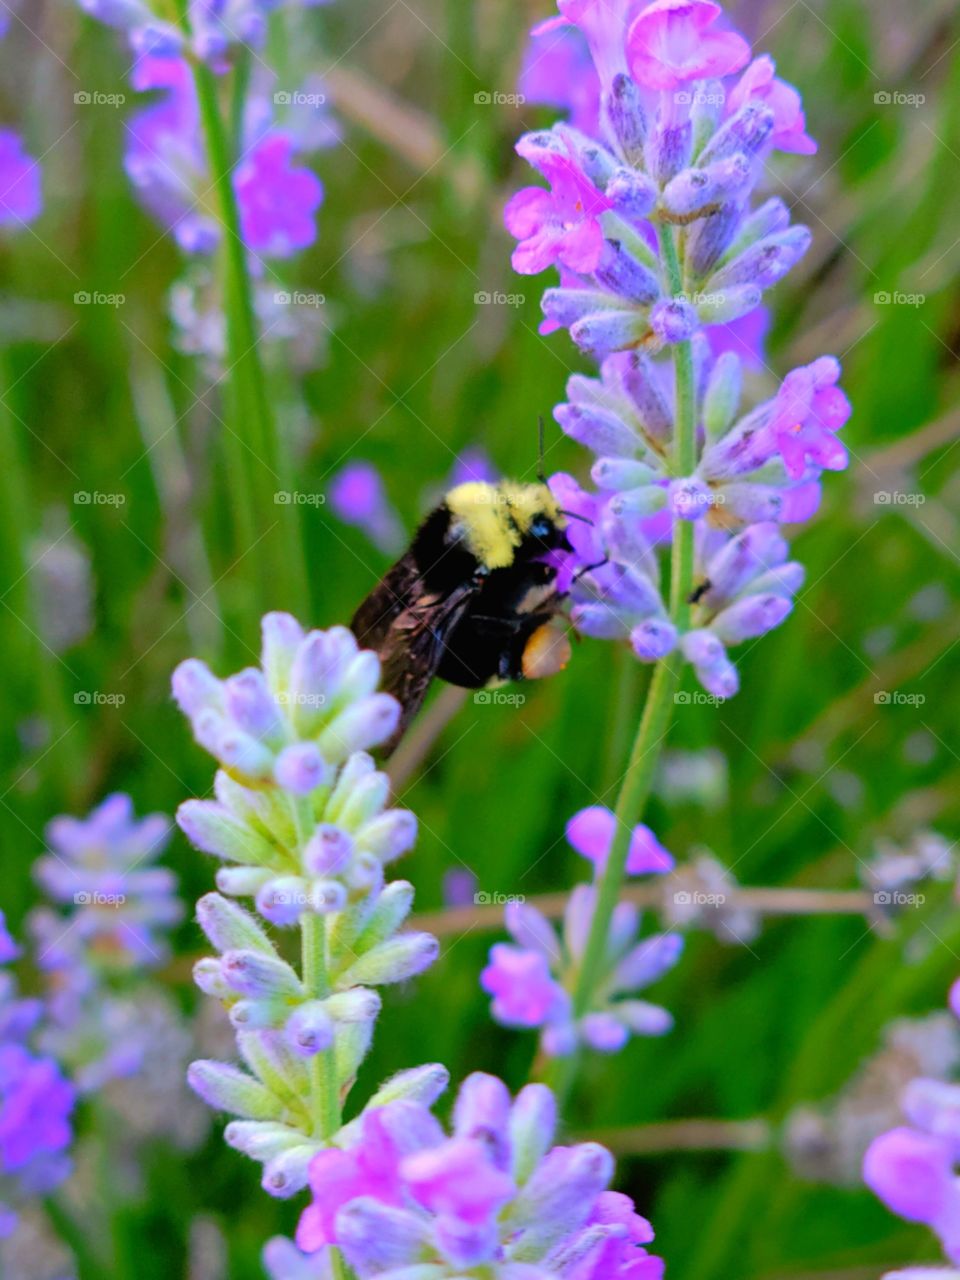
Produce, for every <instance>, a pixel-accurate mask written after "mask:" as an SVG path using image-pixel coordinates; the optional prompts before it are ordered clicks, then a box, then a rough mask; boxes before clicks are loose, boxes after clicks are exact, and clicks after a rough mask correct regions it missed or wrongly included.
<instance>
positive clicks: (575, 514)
mask: <svg viewBox="0 0 960 1280" xmlns="http://www.w3.org/2000/svg"><path fill="white" fill-rule="evenodd" d="M560 514H561V515H562V516H566V517H567V519H568V520H579V521H581V523H583V524H588V525H589V526H590V528H591V529H592V528H593V521H592V520H591V519H590V517H589V516H582V515H581V514H580V512H579V511H564V510H563V508H562V507H561V508H560Z"/></svg>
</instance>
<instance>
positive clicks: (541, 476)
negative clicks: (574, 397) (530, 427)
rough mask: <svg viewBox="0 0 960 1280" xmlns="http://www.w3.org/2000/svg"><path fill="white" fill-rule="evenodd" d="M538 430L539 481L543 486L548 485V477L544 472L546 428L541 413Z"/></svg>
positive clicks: (538, 418)
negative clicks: (544, 436)
mask: <svg viewBox="0 0 960 1280" xmlns="http://www.w3.org/2000/svg"><path fill="white" fill-rule="evenodd" d="M537 428H538V441H539V452H538V454H537V479H538V480H539V481H540V483H541V484H546V483H547V477H546V475H545V474H544V470H543V432H544V428H543V414H542V413H541V414H539V415H538V417H537Z"/></svg>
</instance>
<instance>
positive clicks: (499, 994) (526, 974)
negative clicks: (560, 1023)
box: [480, 942, 567, 1027]
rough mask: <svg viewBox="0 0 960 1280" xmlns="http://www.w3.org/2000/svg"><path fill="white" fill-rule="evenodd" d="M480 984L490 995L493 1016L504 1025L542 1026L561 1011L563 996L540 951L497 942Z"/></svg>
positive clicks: (564, 1001)
mask: <svg viewBox="0 0 960 1280" xmlns="http://www.w3.org/2000/svg"><path fill="white" fill-rule="evenodd" d="M480 985H481V986H482V987H483V989H484V991H486V992H487V994H488V995H491V996H493V1009H492V1012H493V1016H494V1018H496V1020H497V1021H498V1022H501V1023H503V1024H504V1025H505V1026H508V1027H542V1026H543V1024H544V1023H545V1022H549V1021H551V1020H552V1019H553V1018H555V1017H556V1016H557V1015H558V1014H559V1013H561V1012H563V1010H564V1009H565V1007H566V1004H567V996H566V993H565V992H564V990H563V988H562V987H561V986H560V985H559V983H557V982H556V981H555V980H554V978H553V977H552V976H551V974H550V966H549V964H548V962H547V958H546V956H545V955H543V954H542V952H539V951H530V950H526V949H524V948H522V947H514V946H511V944H510V943H509V942H497V943H495V944H494V945H493V946H492V947H491V948H490V963H489V964H488V965H487V967H486V968H485V969H484V970H483V972H482V973H481V975H480Z"/></svg>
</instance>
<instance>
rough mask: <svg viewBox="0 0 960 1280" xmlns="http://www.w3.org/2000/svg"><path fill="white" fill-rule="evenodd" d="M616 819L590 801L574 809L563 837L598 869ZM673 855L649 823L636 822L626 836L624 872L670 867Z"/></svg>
mask: <svg viewBox="0 0 960 1280" xmlns="http://www.w3.org/2000/svg"><path fill="white" fill-rule="evenodd" d="M616 829H617V819H616V817H615V816H614V814H613V813H611V811H610V810H609V809H604V808H603V807H602V806H601V805H591V806H590V807H589V808H587V809H581V810H580V812H579V813H575V814H574V815H573V817H572V818H571V819H570V821H569V822H568V823H567V840H568V841H569V842H570V844H571V845H572V846H573V847H574V849H576V851H577V853H579V854H582V855H583V857H585V858H589V860H590V861H591V862H593V863H594V864H595V865H596V866H597V868H598V869H600V868H602V867H603V865H604V863H605V862H606V860H607V856H608V855H609V853H610V846H611V845H612V844H613V836H614V832H615V831H616ZM673 866H674V862H673V858H672V856H671V855H670V853H669V851H668V850H666V849H665V848H664V847H663V845H662V844H661V843H660V842H659V840H658V839H657V837H656V836H655V835H654V834H653V832H652V831H651V830H650V828H649V827H646V826H644V825H643V823H639V824H638V825H637V826H636V827H634V829H633V835H632V836H631V837H630V851H629V853H628V854H627V872H628V874H629V875H632V876H643V875H651V874H657V875H662V874H663V873H665V872H667V871H672V870H673Z"/></svg>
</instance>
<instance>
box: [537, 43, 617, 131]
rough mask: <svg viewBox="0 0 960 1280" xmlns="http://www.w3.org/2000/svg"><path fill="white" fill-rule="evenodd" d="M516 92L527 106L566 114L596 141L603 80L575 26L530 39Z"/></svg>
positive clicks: (572, 122)
mask: <svg viewBox="0 0 960 1280" xmlns="http://www.w3.org/2000/svg"><path fill="white" fill-rule="evenodd" d="M517 90H518V92H519V93H521V94H522V95H523V97H524V99H525V101H527V102H532V103H535V104H537V105H541V106H545V107H556V108H557V109H559V110H562V111H565V112H567V123H568V124H570V125H572V126H573V128H574V129H579V130H580V131H581V132H582V133H586V134H589V135H590V136H591V137H595V136H596V134H597V131H598V128H599V124H600V80H599V78H598V76H597V73H596V71H595V70H594V66H593V59H592V58H591V56H590V50H589V48H588V47H587V43H586V41H585V40H584V38H583V36H582V35H581V34H580V32H579V31H578V30H577V29H576V27H573V26H563V27H555V28H553V29H551V30H549V31H543V30H541V31H540V32H539V34H534V35H532V36H531V38H530V40H529V41H528V42H527V48H526V51H525V53H524V56H523V65H522V67H521V69H520V79H519V82H518V84H517Z"/></svg>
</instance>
